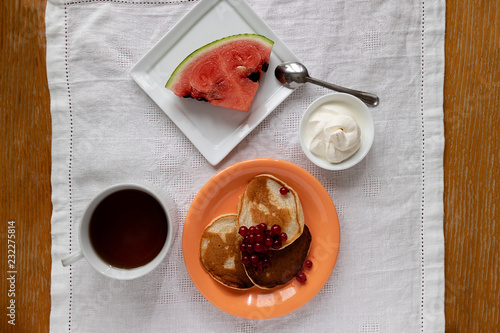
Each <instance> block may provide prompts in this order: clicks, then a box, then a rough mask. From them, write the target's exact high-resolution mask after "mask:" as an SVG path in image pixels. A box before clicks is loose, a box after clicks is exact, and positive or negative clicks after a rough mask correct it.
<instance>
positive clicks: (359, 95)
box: [305, 76, 379, 106]
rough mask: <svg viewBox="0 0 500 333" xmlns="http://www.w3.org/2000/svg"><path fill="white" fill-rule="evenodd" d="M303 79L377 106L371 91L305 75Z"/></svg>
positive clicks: (376, 98) (375, 98)
mask: <svg viewBox="0 0 500 333" xmlns="http://www.w3.org/2000/svg"><path fill="white" fill-rule="evenodd" d="M305 81H306V82H310V83H314V84H317V85H319V86H322V87H325V88H328V89H332V90H335V91H338V92H343V93H346V94H350V95H353V96H356V97H357V98H359V99H360V100H362V101H363V102H364V103H365V104H366V105H368V106H377V105H378V102H379V99H378V97H377V96H376V95H374V94H371V93H367V92H363V91H358V90H353V89H349V88H344V87H340V86H337V85H335V84H332V83H328V82H325V81H322V80H318V79H315V78H312V77H310V76H308V77H306V78H305Z"/></svg>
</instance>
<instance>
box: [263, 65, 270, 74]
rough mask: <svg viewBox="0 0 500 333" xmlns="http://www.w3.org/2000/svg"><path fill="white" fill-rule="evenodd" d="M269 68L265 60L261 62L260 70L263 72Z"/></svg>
mask: <svg viewBox="0 0 500 333" xmlns="http://www.w3.org/2000/svg"><path fill="white" fill-rule="evenodd" d="M268 68H269V64H268V63H267V62H264V63H262V71H263V72H264V73H265V72H267V69H268Z"/></svg>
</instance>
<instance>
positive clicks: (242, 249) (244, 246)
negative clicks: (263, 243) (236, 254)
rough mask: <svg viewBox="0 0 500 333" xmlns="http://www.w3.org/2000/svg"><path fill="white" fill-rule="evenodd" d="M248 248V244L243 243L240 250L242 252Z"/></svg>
mask: <svg viewBox="0 0 500 333" xmlns="http://www.w3.org/2000/svg"><path fill="white" fill-rule="evenodd" d="M246 250H247V246H246V244H245V243H241V245H240V251H241V252H245V251H246Z"/></svg>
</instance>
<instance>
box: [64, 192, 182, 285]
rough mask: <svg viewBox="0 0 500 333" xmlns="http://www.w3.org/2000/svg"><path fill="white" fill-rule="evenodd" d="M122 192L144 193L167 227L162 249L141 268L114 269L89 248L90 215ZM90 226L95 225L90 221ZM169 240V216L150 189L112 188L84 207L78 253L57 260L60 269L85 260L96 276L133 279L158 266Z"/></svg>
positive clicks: (90, 245) (171, 224) (170, 222)
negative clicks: (158, 208)
mask: <svg viewBox="0 0 500 333" xmlns="http://www.w3.org/2000/svg"><path fill="white" fill-rule="evenodd" d="M124 190H138V191H141V192H143V193H145V194H148V195H149V196H150V197H152V198H153V199H155V201H156V202H157V203H158V204H159V205H160V206H161V209H162V210H163V213H164V214H165V223H166V227H167V234H166V238H165V242H164V243H163V247H162V248H161V250H160V252H159V253H158V254H157V255H156V256H155V257H154V258H153V259H152V260H151V261H149V262H147V263H145V264H144V265H141V266H139V267H134V268H120V267H115V266H113V265H112V264H110V263H108V262H107V261H105V260H104V259H103V258H102V257H101V256H100V255H99V254H98V253H97V252H96V249H95V247H94V246H93V245H92V240H91V236H90V224H91V221H92V216H93V215H94V212H95V211H96V209H97V208H98V207H99V205H100V204H101V203H102V202H103V200H104V199H107V198H110V197H111V196H113V195H115V194H117V193H118V192H121V191H124ZM115 198H116V195H115ZM108 201H109V200H108ZM93 223H97V222H96V221H94V222H93ZM137 227H138V228H140V227H141V226H140V225H138V226H137ZM173 238H174V229H173V223H172V219H171V216H170V215H169V210H168V208H167V206H166V205H165V203H164V202H163V201H162V200H161V199H160V197H159V196H158V195H156V194H155V193H154V192H152V191H151V190H149V189H147V188H145V187H143V186H141V185H137V184H120V185H115V186H112V187H110V188H107V189H106V190H104V191H102V192H101V193H99V194H98V195H97V196H96V197H94V199H93V200H92V201H91V202H90V203H89V204H88V206H87V208H86V209H85V211H84V214H83V217H82V219H81V221H80V226H79V241H80V250H79V251H77V252H76V253H73V254H71V255H69V256H67V257H64V258H63V259H62V260H61V262H62V265H63V266H68V265H71V264H73V263H74V262H76V261H77V260H80V259H82V258H85V259H86V260H87V261H88V262H89V263H90V264H91V266H93V267H94V268H95V269H96V270H97V271H98V272H99V273H101V274H103V275H105V276H108V277H111V278H115V279H119V280H130V279H135V278H138V277H140V276H143V275H145V274H147V273H149V272H151V271H152V270H153V269H154V268H156V267H157V266H158V265H159V264H160V262H161V261H162V260H163V259H164V258H165V256H166V254H167V252H168V251H169V249H170V247H171V245H172V241H173Z"/></svg>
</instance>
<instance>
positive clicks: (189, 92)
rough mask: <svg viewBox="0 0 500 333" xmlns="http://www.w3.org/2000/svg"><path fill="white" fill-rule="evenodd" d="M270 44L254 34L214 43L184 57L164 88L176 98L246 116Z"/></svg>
mask: <svg viewBox="0 0 500 333" xmlns="http://www.w3.org/2000/svg"><path fill="white" fill-rule="evenodd" d="M273 44H274V42H273V41H272V40H270V39H268V38H266V37H264V36H261V35H257V34H240V35H233V36H229V37H225V38H222V39H218V40H216V41H214V42H212V43H210V44H207V45H205V46H202V47H200V48H199V49H197V50H196V51H194V52H193V53H191V54H190V55H188V56H187V57H186V58H185V59H184V60H183V61H182V62H181V63H180V64H179V66H177V68H176V69H175V70H174V72H173V73H172V75H171V76H170V79H169V80H168V82H167V84H166V85H165V87H166V88H167V89H170V90H171V91H173V92H174V94H176V95H177V96H179V97H183V98H194V99H196V100H198V101H204V102H209V103H210V104H213V105H219V106H222V107H226V108H230V109H234V110H240V111H246V112H248V110H249V109H250V106H251V105H252V102H253V99H254V97H255V93H256V92H257V88H258V87H259V81H260V79H261V77H262V75H263V74H264V72H266V71H267V68H268V67H269V58H270V56H271V49H272V47H273Z"/></svg>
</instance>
